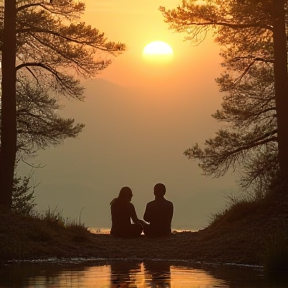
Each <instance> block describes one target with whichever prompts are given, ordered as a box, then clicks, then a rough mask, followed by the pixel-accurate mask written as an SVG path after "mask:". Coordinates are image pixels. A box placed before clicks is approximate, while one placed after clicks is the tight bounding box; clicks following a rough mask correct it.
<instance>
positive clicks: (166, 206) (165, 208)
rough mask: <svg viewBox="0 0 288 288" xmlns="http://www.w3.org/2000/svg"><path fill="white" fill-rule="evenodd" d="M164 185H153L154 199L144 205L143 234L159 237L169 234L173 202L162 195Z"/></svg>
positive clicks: (164, 188)
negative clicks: (145, 223)
mask: <svg viewBox="0 0 288 288" xmlns="http://www.w3.org/2000/svg"><path fill="white" fill-rule="evenodd" d="M165 193H166V187H165V185H164V184H162V183H158V184H156V185H155V186H154V196H155V200H153V201H151V202H149V203H148V204H147V205H146V210H145V213H144V217H143V218H144V220H145V221H146V222H148V223H149V224H148V225H144V234H145V235H146V236H147V237H160V236H167V235H169V234H171V221H172V217H173V210H174V207H173V203H172V202H170V201H168V200H166V199H165V197H164V195H165Z"/></svg>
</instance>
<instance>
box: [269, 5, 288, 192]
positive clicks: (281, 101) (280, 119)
mask: <svg viewBox="0 0 288 288" xmlns="http://www.w3.org/2000/svg"><path fill="white" fill-rule="evenodd" d="M285 2H286V1H285V0H273V6H274V15H273V18H274V23H273V29H274V30H273V42H274V75H275V97H276V111H277V125H278V128H277V131H278V133H277V134H278V149H279V163H280V170H281V176H282V180H283V181H284V185H285V192H286V194H287V187H288V185H287V184H288V78H287V48H286V41H287V39H286V29H285V9H284V4H285Z"/></svg>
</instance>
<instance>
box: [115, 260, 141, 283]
mask: <svg viewBox="0 0 288 288" xmlns="http://www.w3.org/2000/svg"><path fill="white" fill-rule="evenodd" d="M140 264H141V262H139V263H137V262H126V261H124V262H123V261H116V262H112V263H111V264H110V266H111V288H118V287H121V288H122V287H123V288H124V287H137V277H136V275H137V273H138V272H139V271H140V269H141V266H140Z"/></svg>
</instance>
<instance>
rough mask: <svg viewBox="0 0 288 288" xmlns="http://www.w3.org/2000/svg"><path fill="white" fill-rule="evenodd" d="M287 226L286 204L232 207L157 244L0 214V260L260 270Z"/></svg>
mask: <svg viewBox="0 0 288 288" xmlns="http://www.w3.org/2000/svg"><path fill="white" fill-rule="evenodd" d="M287 227H288V201H287V200H286V201H283V200H281V201H278V200H277V198H271V199H265V200H263V201H259V202H258V203H252V204H251V203H242V204H241V203H238V204H237V205H236V204H235V205H234V206H231V207H230V209H227V211H223V213H219V214H218V215H216V216H215V218H214V221H212V223H211V224H210V225H209V227H207V228H205V229H203V230H201V231H198V232H182V233H175V234H172V235H171V236H168V237H163V238H158V239H149V238H147V237H145V236H141V237H139V238H136V239H118V238H113V237H112V236H110V235H109V234H108V235H107V234H92V233H90V232H89V231H88V230H87V229H86V228H85V227H84V226H83V225H76V224H75V225H73V224H72V225H63V223H62V222H59V221H56V219H53V217H52V218H48V219H41V220H40V219H37V218H33V217H23V216H17V215H1V214H0V243H1V245H0V261H2V262H5V261H7V260H11V259H39V258H42V259H43V258H49V257H58V258H62V257H64V258H67V257H69V258H71V257H100V258H130V259H136V258H137V259H143V260H144V259H183V260H191V261H202V262H210V263H215V262H221V263H240V264H258V265H264V264H265V261H266V260H267V257H268V256H269V253H270V257H272V256H273V255H274V256H273V257H275V253H274V254H273V251H272V250H271V247H275V241H277V242H278V243H280V242H281V241H282V242H283V243H284V244H283V243H282V242H281V243H282V244H281V245H282V246H283V245H284V246H285V247H288V242H287V238H286V236H287V233H286V232H285V231H287V230H285V229H286V228H287ZM279 231H282V232H283V233H282V236H281V237H282V238H281V241H279V240H277V237H278V236H279ZM277 235H278V236H277ZM283 235H284V236H283ZM275 239H276V240H275ZM273 241H274V242H273ZM273 243H274V244H273ZM271 251H272V252H271ZM272 254H273V255H272ZM280 254H281V252H280ZM267 255H268V256H267ZM273 257H272V258H273ZM272 258H271V259H272ZM276 258H277V257H276ZM276 260H277V259H276Z"/></svg>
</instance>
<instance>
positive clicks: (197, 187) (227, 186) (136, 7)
mask: <svg viewBox="0 0 288 288" xmlns="http://www.w3.org/2000/svg"><path fill="white" fill-rule="evenodd" d="M84 2H85V3H86V13H85V15H83V18H84V20H85V21H86V22H87V23H89V24H91V25H92V26H93V27H95V28H97V29H99V30H100V31H103V32H105V34H106V36H107V37H108V39H109V40H111V41H116V42H124V43H125V44H126V45H127V51H126V52H124V53H123V54H122V55H120V56H118V57H117V58H115V57H113V56H111V55H102V54H99V55H98V56H99V57H102V58H104V59H108V58H111V59H112V61H113V63H112V64H111V65H110V66H109V67H108V68H107V69H106V70H104V71H103V72H101V74H99V75H98V76H97V77H96V79H91V80H84V81H83V85H84V86H85V87H86V90H85V97H86V99H85V101H84V102H77V101H66V102H65V108H64V109H63V110H62V111H61V114H62V115H63V116H66V117H73V118H75V119H76V120H77V121H78V122H81V123H84V124H85V125H86V127H85V129H84V131H83V132H82V133H81V134H80V135H79V137H78V138H77V139H69V140H67V141H65V143H64V144H63V145H60V146H58V147H55V148H53V147H51V148H49V149H47V150H46V151H41V152H39V154H38V156H37V157H36V158H34V159H33V161H32V162H33V163H34V164H36V165H37V164H41V165H45V167H44V168H41V169H37V170H35V171H34V178H35V182H36V183H38V182H41V183H40V185H39V186H38V187H37V188H36V196H37V198H36V203H37V208H38V210H40V211H44V210H47V209H48V208H50V209H51V210H52V211H53V210H54V209H57V211H62V214H63V216H67V217H69V218H72V219H75V220H77V219H78V217H79V215H80V211H81V210H82V209H83V210H82V213H81V221H82V222H84V223H85V225H86V226H88V227H99V228H100V227H107V228H109V227H110V225H111V220H110V207H109V203H110V201H111V200H112V198H114V197H116V196H117V195H118V193H119V190H120V189H121V187H123V186H129V187H131V189H132V190H133V194H134V197H133V199H132V202H133V203H134V205H135V207H136V211H137V214H138V217H139V218H142V217H143V213H144V209H145V205H146V203H147V202H148V201H151V200H153V186H154V185H155V184H156V183H157V182H162V183H164V184H165V185H166V187H167V193H166V196H167V199H169V200H171V201H173V202H174V205H175V213H174V218H173V223H172V226H173V228H177V229H181V228H182V229H200V228H204V227H205V226H206V225H207V224H208V222H209V219H210V217H211V214H213V213H216V212H218V211H219V210H221V209H222V208H224V207H225V205H226V202H227V199H226V198H225V195H231V194H237V193H239V192H238V190H239V189H238V187H237V185H236V184H235V180H234V176H233V175H231V174H230V175H227V176H225V177H223V178H220V179H212V178H208V177H205V176H202V175H201V173H202V172H201V170H200V169H199V168H198V166H197V162H192V161H191V160H188V159H187V158H186V157H185V156H184V155H183V152H184V151H185V149H187V148H189V147H191V146H192V145H193V144H195V143H196V142H198V143H199V144H202V143H203V142H204V140H205V139H207V138H209V137H213V135H214V133H215V131H216V130H217V127H219V125H220V124H219V123H217V122H216V121H215V120H214V119H213V118H212V117H211V114H212V113H213V112H215V111H216V109H218V108H220V104H221V97H222V95H221V94H220V93H219V92H218V87H217V85H216V83H215V78H216V77H218V76H219V75H220V73H221V66H220V62H221V58H220V57H219V56H218V54H219V51H220V50H219V47H218V46H216V44H214V43H213V41H212V40H211V38H209V37H207V39H206V40H205V41H204V42H203V43H202V44H200V45H198V46H195V45H194V44H193V43H189V42H187V41H186V42H184V41H183V39H184V37H185V35H184V34H177V33H174V32H173V31H171V30H169V29H168V25H167V24H166V23H164V21H163V17H162V14H161V13H160V11H158V7H159V6H165V7H168V8H169V7H172V8H173V7H176V6H177V5H178V4H179V3H180V2H181V1H180V0H162V1H160V0H145V1H139V0H121V1H120V0H105V1H96V0H84ZM155 40H161V41H164V42H166V43H168V44H169V45H170V46H171V47H172V49H173V50H174V57H173V60H172V61H171V62H169V63H162V64H159V63H156V62H155V63H151V61H147V60H145V59H143V58H142V50H143V48H144V47H145V45H146V44H148V43H150V42H152V41H155ZM29 169H30V168H28V167H26V168H25V169H24V168H22V171H24V170H25V171H29Z"/></svg>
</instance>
